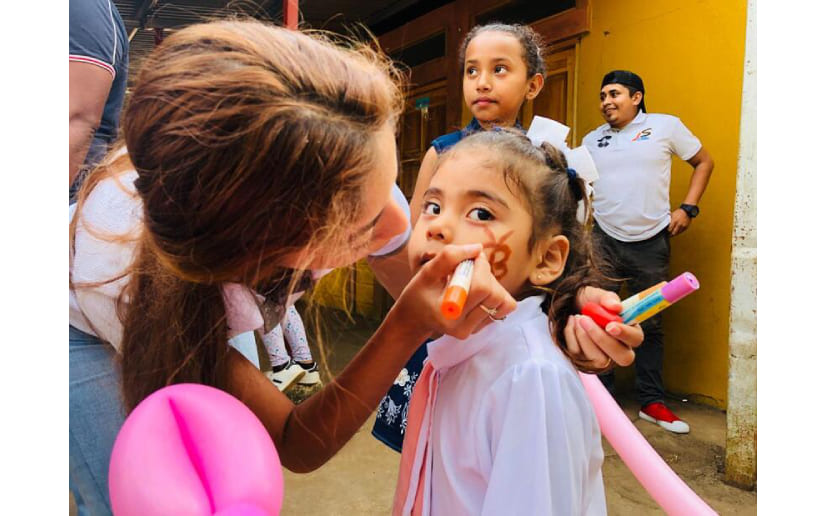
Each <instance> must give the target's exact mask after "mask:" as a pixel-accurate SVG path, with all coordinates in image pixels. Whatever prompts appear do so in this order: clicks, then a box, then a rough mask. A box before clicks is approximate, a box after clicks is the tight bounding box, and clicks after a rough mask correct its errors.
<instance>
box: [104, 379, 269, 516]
mask: <svg viewBox="0 0 825 516" xmlns="http://www.w3.org/2000/svg"><path fill="white" fill-rule="evenodd" d="M283 489H284V482H283V475H282V472H281V461H280V460H279V459H278V452H277V451H276V450H275V446H274V445H273V443H272V439H271V438H270V437H269V434H268V433H267V432H266V430H265V429H264V427H263V425H262V424H261V422H260V421H258V418H257V417H255V415H254V414H253V413H252V411H250V410H249V409H248V408H247V407H246V406H245V405H243V404H242V403H241V402H240V401H238V400H237V399H235V398H234V397H232V396H230V395H229V394H227V393H225V392H223V391H220V390H218V389H215V388H212V387H206V386H204V385H195V384H178V385H172V386H170V387H165V388H163V389H160V390H159V391H157V392H155V393H153V394H152V395H151V396H149V397H148V398H146V399H145V400H143V401H142V402H141V403H140V405H138V406H137V407H136V408H135V410H134V411H132V413H131V414H130V415H129V417H128V418H127V419H126V422H125V423H124V424H123V428H121V429H120V432H119V433H118V436H117V439H116V440H115V445H114V449H113V450H112V458H111V461H110V463H109V494H110V497H111V501H112V511H113V512H114V514H116V515H118V516H139V515H140V516H153V515H168V514H175V515H177V516H190V515H191V516H196V515H197V516H201V515H220V516H274V515H277V514H279V513H280V511H281V502H282V501H283Z"/></svg>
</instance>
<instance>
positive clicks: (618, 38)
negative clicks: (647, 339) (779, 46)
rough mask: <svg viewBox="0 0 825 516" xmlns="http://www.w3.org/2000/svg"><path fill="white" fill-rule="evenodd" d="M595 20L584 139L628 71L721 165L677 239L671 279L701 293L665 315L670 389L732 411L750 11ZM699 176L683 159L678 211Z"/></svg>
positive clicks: (720, 2)
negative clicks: (605, 96)
mask: <svg viewBox="0 0 825 516" xmlns="http://www.w3.org/2000/svg"><path fill="white" fill-rule="evenodd" d="M592 16H593V17H592V25H591V30H590V33H589V34H587V35H585V36H584V37H583V38H582V41H581V47H580V54H579V66H578V81H577V87H578V105H577V108H576V115H577V126H578V138H579V139H581V138H582V137H583V136H584V135H585V134H587V133H588V132H589V131H591V130H592V129H594V128H596V127H598V126H599V125H601V124H602V123H604V121H603V120H602V118H601V115H600V113H599V110H598V96H599V86H600V85H601V79H602V77H603V75H604V74H605V73H606V72H608V71H610V70H613V69H628V70H632V71H634V72H636V73H638V74H639V75H640V76H641V77H642V79H643V80H644V83H645V90H646V91H647V95H646V96H645V103H646V105H647V109H648V111H650V112H653V113H657V112H658V113H669V114H672V115H676V116H678V117H680V118H681V119H682V121H683V122H684V123H685V125H687V127H688V128H689V129H690V130H691V131H692V132H693V134H695V135H696V136H697V137H698V138H699V139H700V140H701V141H702V144H703V145H704V146H705V148H706V149H708V151H709V152H710V154H711V155H712V156H713V159H714V161H715V162H716V168H715V169H714V172H713V176H712V177H711V181H710V184H709V185H708V189H707V190H706V191H705V195H704V196H703V197H702V201H701V203H700V208H701V214H700V215H699V217H698V218H697V219H696V220H694V222H693V224H691V227H690V229H688V231H687V232H686V233H684V234H683V235H680V236H678V237H676V238H674V239H673V240H672V241H671V244H672V258H671V275H672V276H675V275H677V274H679V273H681V272H683V271H691V272H693V273H694V274H695V275H696V276H697V278H698V279H699V281H700V283H701V289H700V290H699V292H697V293H695V294H693V295H691V296H690V297H688V298H686V299H684V300H683V301H680V302H679V304H678V305H677V306H674V307H673V308H671V309H669V310H667V311H666V312H664V321H665V367H664V375H665V387H666V389H667V390H669V391H672V392H677V393H683V394H691V395H694V396H693V397H694V399H696V400H697V401H702V402H705V403H708V404H710V405H714V406H717V407H720V408H724V407H725V406H726V404H727V376H728V353H727V351H728V314H729V308H730V263H731V256H730V254H731V237H732V228H733V202H734V193H735V188H736V183H735V180H736V162H737V151H738V145H739V112H740V107H741V106H740V103H741V94H742V70H743V64H744V47H745V20H746V3H745V1H732V0H714V1H702V0H680V1H662V2H655V1H641V0H621V1H618V2H617V1H615V0H592ZM691 171H692V169H691V168H690V166H689V165H688V164H687V163H685V162H683V161H681V160H680V159H679V158H678V157H674V162H673V179H672V184H671V205H672V206H674V207H677V206H678V205H679V204H680V203H681V201H682V199H683V198H684V195H685V194H686V193H687V188H688V182H689V179H690V173H691Z"/></svg>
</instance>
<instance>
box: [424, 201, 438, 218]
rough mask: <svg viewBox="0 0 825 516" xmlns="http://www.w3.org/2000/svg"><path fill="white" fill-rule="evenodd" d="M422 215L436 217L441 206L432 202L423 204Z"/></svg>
mask: <svg viewBox="0 0 825 516" xmlns="http://www.w3.org/2000/svg"><path fill="white" fill-rule="evenodd" d="M424 213H425V214H426V215H438V214H439V213H441V206H439V205H438V204H436V203H434V202H425V203H424Z"/></svg>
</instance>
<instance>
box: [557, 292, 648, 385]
mask: <svg viewBox="0 0 825 516" xmlns="http://www.w3.org/2000/svg"><path fill="white" fill-rule="evenodd" d="M588 302H593V303H599V304H600V305H602V306H603V307H604V308H606V309H607V310H610V311H611V312H615V313H619V312H621V310H622V303H621V301H620V300H619V296H618V295H616V294H615V293H614V292H610V291H607V290H602V289H600V288H595V287H585V288H584V289H583V290H582V291H581V292H580V293H579V295H578V298H577V299H576V304H577V305H578V306H579V307H581V306H583V305H584V304H585V303H588ZM564 337H565V340H566V341H567V349H568V351H569V352H570V353H571V354H572V355H573V356H574V357H577V358H578V359H579V360H580V361H582V362H590V363H592V364H593V365H594V366H595V369H605V368H609V367H610V365H611V361H612V362H615V363H616V364H618V365H621V366H628V365H630V364H632V363H633V360H634V359H635V358H636V353H635V352H634V351H633V348H637V347H639V345H640V344H641V343H642V341H643V340H644V332H642V328H641V327H640V326H639V325H638V324H634V325H627V324H622V323H615V322H611V323H609V324H608V325H607V327H606V328H605V329H602V328H601V327H599V326H598V325H597V324H596V323H595V322H593V319H591V318H590V317H588V316H586V315H574V316H571V317H570V318H569V319H568V320H567V326H566V327H565V328H564Z"/></svg>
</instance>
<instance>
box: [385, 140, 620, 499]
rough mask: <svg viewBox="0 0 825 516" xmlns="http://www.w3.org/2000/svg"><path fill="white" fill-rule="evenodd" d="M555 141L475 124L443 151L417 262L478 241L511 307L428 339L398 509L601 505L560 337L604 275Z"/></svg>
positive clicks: (597, 466)
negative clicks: (470, 327)
mask: <svg viewBox="0 0 825 516" xmlns="http://www.w3.org/2000/svg"><path fill="white" fill-rule="evenodd" d="M584 192H585V186H584V182H583V181H582V179H580V178H578V177H577V175H576V173H575V171H573V170H571V169H568V167H567V162H566V160H565V158H564V157H563V155H562V154H561V153H560V152H559V151H558V150H557V149H555V148H554V147H552V146H551V145H549V144H547V143H545V144H543V145H542V147H540V148H539V147H534V146H533V145H532V144H531V142H530V140H529V139H528V138H527V137H526V136H523V135H521V134H520V133H519V132H517V131H514V130H501V131H490V132H483V133H477V134H475V135H472V136H469V137H467V138H465V139H463V140H462V141H461V142H460V143H458V144H457V145H456V146H455V147H453V148H452V149H451V150H450V151H449V152H448V153H446V154H445V155H444V156H443V157H442V158H441V159H440V160H439V162H438V165H437V168H436V171H435V173H434V175H433V178H432V181H431V182H430V184H429V186H428V188H427V189H426V191H425V192H424V195H423V204H422V209H421V214H420V217H419V218H418V221H417V223H416V225H415V228H414V229H413V234H412V237H411V240H410V243H409V247H408V249H409V258H410V265H411V267H412V269H413V270H418V269H419V268H420V267H422V266H423V265H424V264H425V263H427V262H428V261H429V260H430V259H432V258H433V257H434V256H436V254H437V253H438V252H439V250H441V249H442V248H443V247H444V246H445V245H448V244H469V243H476V242H479V243H482V244H483V246H484V250H485V253H486V255H487V257H488V259H489V262H490V267H491V270H492V272H493V274H494V276H495V277H496V279H498V281H499V282H500V283H501V284H502V285H503V286H504V287H505V288H506V289H507V290H508V291H509V292H510V293H511V294H512V295H513V297H514V298H516V300H517V301H518V307H517V308H516V310H515V312H513V313H511V314H510V315H508V316H507V317H506V318H505V317H497V313H496V309H497V308H498V307H497V306H493V305H488V306H485V303H484V302H482V303H481V305H479V306H477V307H476V308H474V309H473V310H481V311H486V312H487V313H488V314H489V316H490V317H491V318H493V319H496V320H497V321H498V322H495V323H493V324H491V325H490V326H487V327H486V328H484V329H482V330H481V331H479V332H478V333H476V334H474V335H472V336H471V337H470V338H468V339H466V340H463V341H458V340H457V339H455V338H453V337H449V336H445V337H441V338H439V339H437V340H435V341H432V342H430V343H429V344H428V346H427V349H428V355H429V358H428V359H427V361H426V362H425V365H424V369H423V370H422V372H421V376H420V378H419V380H418V382H417V384H416V386H415V390H414V393H413V397H412V401H411V403H410V408H409V413H408V419H407V427H406V435H405V438H404V446H403V451H402V455H401V467H400V471H399V483H398V487H397V490H396V495H395V504H394V508H393V514H396V515H398V514H404V515H406V514H436V515H440V514H558V515H568V514H605V513H606V508H605V497H604V486H603V482H602V475H601V464H602V460H603V457H604V455H603V452H602V447H601V434H600V431H599V426H598V423H597V421H596V416H595V413H594V412H593V409H592V407H591V405H590V402H589V401H588V399H587V396H586V394H585V391H584V389H583V387H582V384H581V382H580V380H579V378H578V376H577V373H576V369H575V368H574V367H573V364H571V361H573V360H575V359H574V358H573V356H572V355H571V354H570V353H569V352H568V351H567V348H566V344H565V325H566V322H567V321H568V317H569V316H570V315H572V314H574V313H576V312H577V309H576V307H575V305H574V303H575V297H576V292H577V291H578V289H579V288H580V287H581V286H583V285H590V284H595V283H596V282H597V281H599V279H600V277H601V276H600V273H599V271H598V268H597V266H596V263H597V262H596V260H597V257H596V256H594V254H593V250H592V248H591V246H590V238H589V235H588V234H586V231H585V227H584V225H583V224H582V223H581V222H580V221H579V220H577V218H576V212H577V207H578V203H579V202H580V201H581V202H584V203H585V208H586V210H585V212H586V213H589V211H590V210H589V208H590V206H589V200H588V199H587V197H586V196H585V195H584Z"/></svg>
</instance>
